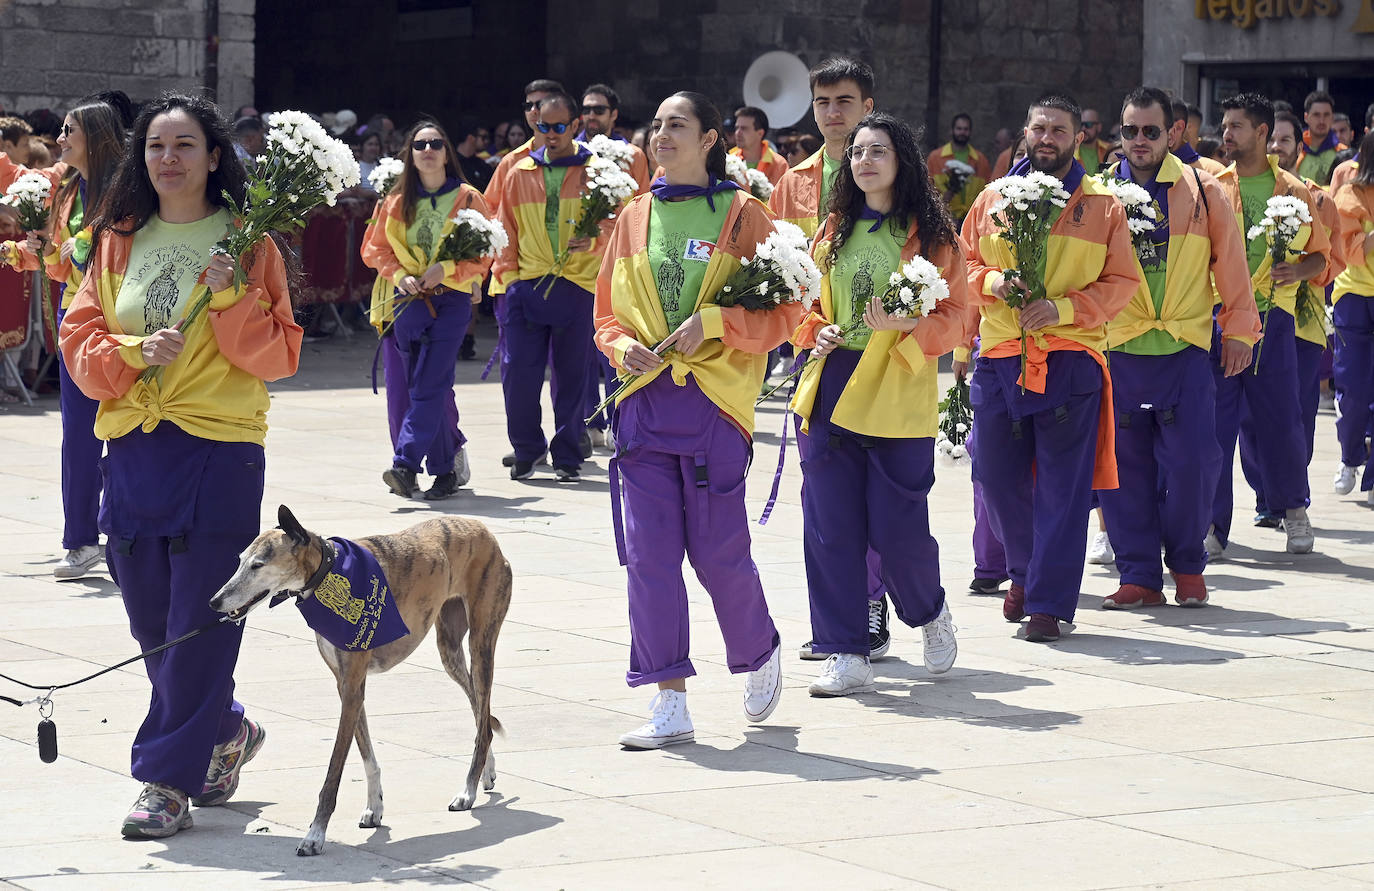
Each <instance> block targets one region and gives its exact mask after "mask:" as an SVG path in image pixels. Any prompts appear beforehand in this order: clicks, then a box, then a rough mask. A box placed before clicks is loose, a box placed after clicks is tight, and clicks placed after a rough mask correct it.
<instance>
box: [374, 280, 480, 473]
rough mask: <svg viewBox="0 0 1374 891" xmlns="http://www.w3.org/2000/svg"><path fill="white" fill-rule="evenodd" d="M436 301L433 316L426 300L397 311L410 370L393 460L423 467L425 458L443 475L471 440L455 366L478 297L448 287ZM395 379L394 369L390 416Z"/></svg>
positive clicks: (396, 339)
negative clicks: (461, 420) (462, 423)
mask: <svg viewBox="0 0 1374 891" xmlns="http://www.w3.org/2000/svg"><path fill="white" fill-rule="evenodd" d="M430 302H431V303H432V304H433V305H434V312H435V315H433V316H431V315H430V314H429V309H428V308H427V307H426V306H425V305H424V304H423V303H410V304H407V305H406V306H405V308H403V309H402V310H401V311H400V313H399V314H397V316H396V321H395V324H393V325H392V328H391V338H392V340H393V343H394V348H395V351H396V352H397V353H398V354H399V357H400V359H401V361H402V364H403V366H404V371H405V374H404V376H403V377H401V378H399V380H400V381H404V382H405V398H406V407H405V409H404V410H403V412H402V415H401V421H400V425H399V429H397V430H396V432H395V436H394V444H395V445H394V448H395V450H396V454H395V456H394V457H393V458H392V461H393V463H395V464H396V465H397V466H400V467H407V468H409V469H411V470H414V471H417V472H418V471H419V470H420V466H421V462H423V463H424V465H425V466H426V468H427V469H428V470H429V472H430V474H431V475H433V476H438V475H439V474H442V473H449V472H451V471H452V470H453V463H454V460H455V458H456V457H457V455H458V449H459V448H461V447H462V445H463V442H464V441H465V440H464V439H463V438H462V434H461V433H458V432H457V431H458V406H457V403H456V402H455V401H454V396H453V370H454V366H456V365H457V363H458V349H459V347H460V346H462V343H463V335H464V334H466V333H467V329H468V321H469V320H470V319H471V318H472V297H471V295H469V294H466V293H462V292H458V291H443V292H441V293H439V294H437V295H435V296H434V297H432V298H430ZM388 371H390V364H388ZM391 380H392V379H391V376H390V374H388V375H387V409H388V415H389V414H390V409H391V393H392V386H391ZM396 389H398V390H399V389H400V388H399V387H397V388H396ZM398 401H399V400H398ZM450 407H451V409H450ZM450 410H451V411H452V415H450V414H449V412H450ZM455 433H457V435H456V436H455Z"/></svg>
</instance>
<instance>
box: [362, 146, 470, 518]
mask: <svg viewBox="0 0 1374 891" xmlns="http://www.w3.org/2000/svg"><path fill="white" fill-rule="evenodd" d="M404 146H405V147H404V148H403V149H402V152H401V161H402V162H403V163H404V165H405V166H404V169H403V170H402V171H401V175H400V177H399V178H398V179H397V181H396V184H395V185H394V186H393V187H392V188H391V191H390V193H389V194H388V195H387V196H386V198H385V199H384V200H383V201H382V204H381V207H380V209H379V210H378V212H377V221H376V222H375V223H373V224H372V225H371V226H369V227H368V230H367V235H366V237H365V239H364V241H363V248H362V255H363V262H364V263H366V264H367V265H368V266H371V267H372V268H373V269H375V270H377V275H378V277H377V289H379V290H380V293H378V291H377V290H374V293H373V301H372V321H373V324H375V325H377V326H378V327H379V328H380V329H381V330H382V332H383V337H382V356H383V359H384V361H385V367H386V392H387V414H388V416H389V418H390V421H391V426H392V429H393V430H394V431H395V433H394V434H393V436H392V441H393V443H394V445H395V455H394V456H393V457H392V462H391V469H390V470H387V471H386V472H384V473H383V474H382V479H383V481H385V482H386V484H387V486H388V487H390V489H391V491H392V492H394V493H395V494H397V495H399V496H401V497H402V498H409V497H411V496H412V495H414V494H415V493H416V492H418V491H419V487H418V486H417V485H416V482H415V476H416V474H417V473H419V472H420V467H421V464H422V463H423V464H425V465H426V467H427V468H428V470H429V472H430V474H431V475H432V476H433V477H434V484H433V485H432V486H430V488H429V489H428V490H426V492H425V498H426V499H427V500H430V501H434V500H437V499H440V498H448V497H449V496H451V495H453V494H454V493H455V492H457V491H458V488H459V487H460V486H462V485H465V484H466V483H467V481H468V479H469V477H470V476H471V473H470V471H469V469H468V459H467V450H466V448H465V444H466V442H467V440H466V438H465V437H464V436H463V434H462V432H461V431H459V429H458V409H457V406H456V404H455V403H454V398H453V369H454V366H455V365H456V364H457V362H458V349H459V347H460V346H461V345H462V343H463V335H464V334H465V333H466V332H467V328H468V321H469V319H471V318H472V304H473V303H475V302H478V301H480V300H481V299H482V298H481V291H480V289H479V287H478V286H479V285H480V284H481V283H482V279H483V278H485V277H486V274H487V270H488V269H490V268H491V258H490V257H485V258H478V259H474V260H465V261H462V262H456V261H453V260H441V259H439V255H440V248H441V246H442V244H443V242H444V238H445V236H447V235H448V234H449V232H450V231H451V230H452V229H453V228H454V226H455V220H454V216H455V214H456V213H458V212H459V211H461V210H468V209H471V210H476V211H478V212H479V213H481V215H482V216H483V217H487V218H490V217H491V211H490V210H489V209H488V207H487V203H486V201H484V200H483V199H482V193H481V192H479V191H477V190H476V189H474V188H473V187H472V186H470V185H468V184H467V183H466V182H465V181H464V180H463V176H462V173H461V172H460V171H459V169H458V154H457V153H456V152H455V151H454V149H453V145H452V143H450V142H449V138H448V135H447V134H445V133H444V130H443V128H442V127H440V126H439V125H438V124H436V123H434V122H433V121H420V122H419V123H418V124H416V125H415V126H414V127H411V129H410V133H409V134H408V135H407V137H406V139H405V143H404ZM393 288H394V291H395V292H398V293H399V297H397V298H396V299H395V300H393V299H392V296H391V295H392V293H393Z"/></svg>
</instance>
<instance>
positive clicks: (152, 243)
mask: <svg viewBox="0 0 1374 891" xmlns="http://www.w3.org/2000/svg"><path fill="white" fill-rule="evenodd" d="M228 227H229V211H227V210H225V209H223V208H220V209H219V210H217V211H215V212H214V213H212V214H210V216H208V217H206V218H205V219H203V220H196V221H195V222H194V223H168V222H165V221H163V220H162V219H160V218H159V217H158V216H157V215H156V214H154V215H153V216H152V217H151V218H149V220H148V222H147V223H145V224H144V225H143V228H142V229H139V230H138V231H137V232H135V233H134V240H133V244H132V245H131V246H130V249H129V267H128V271H127V272H125V274H124V281H123V283H122V284H121V285H120V288H119V296H118V297H116V298H115V319H116V320H118V322H119V326H120V327H121V328H122V329H124V332H125V333H126V334H142V335H147V334H152V333H154V332H155V331H160V330H161V329H163V328H170V327H172V326H173V325H175V324H176V323H177V322H179V321H180V320H181V317H182V316H183V315H184V314H185V312H186V303H187V301H188V299H189V298H190V296H191V291H192V290H193V289H194V288H195V286H196V280H197V279H199V278H200V274H201V273H202V272H204V271H205V267H206V266H208V265H209V264H210V249H211V248H212V247H214V246H215V243H216V242H218V241H219V240H220V239H222V238H223V237H224V234H225V232H226V231H227V229H228Z"/></svg>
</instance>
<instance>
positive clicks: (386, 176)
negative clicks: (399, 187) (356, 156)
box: [367, 158, 406, 195]
mask: <svg viewBox="0 0 1374 891" xmlns="http://www.w3.org/2000/svg"><path fill="white" fill-rule="evenodd" d="M405 169H406V165H405V162H404V161H402V160H401V159H400V158H378V159H377V166H376V167H373V168H372V172H371V173H369V174H368V175H367V183H368V185H370V186H372V191H374V192H376V193H377V194H378V195H386V194H387V193H388V192H390V191H391V187H392V186H394V185H396V181H397V180H399V179H400V178H401V174H402V173H404V172H405Z"/></svg>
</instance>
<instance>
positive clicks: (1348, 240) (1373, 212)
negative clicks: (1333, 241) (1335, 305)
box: [1331, 182, 1374, 301]
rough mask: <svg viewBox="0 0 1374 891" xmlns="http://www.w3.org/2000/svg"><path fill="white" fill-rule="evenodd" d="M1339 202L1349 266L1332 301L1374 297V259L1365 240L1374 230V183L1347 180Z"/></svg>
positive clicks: (1338, 280) (1341, 230) (1345, 252)
mask: <svg viewBox="0 0 1374 891" xmlns="http://www.w3.org/2000/svg"><path fill="white" fill-rule="evenodd" d="M1336 205H1337V208H1338V209H1339V211H1340V215H1341V228H1340V240H1341V241H1342V249H1343V253H1344V257H1345V263H1346V266H1345V269H1344V271H1343V272H1342V273H1341V275H1340V277H1339V278H1338V279H1337V280H1336V287H1335V289H1334V291H1333V292H1332V295H1331V297H1332V300H1333V301H1335V300H1339V299H1340V298H1341V297H1342V296H1344V295H1346V294H1358V295H1360V296H1362V297H1374V260H1372V259H1371V258H1370V255H1369V252H1368V251H1366V250H1365V239H1366V238H1367V237H1368V235H1369V233H1370V232H1374V186H1361V185H1357V184H1355V183H1349V182H1347V183H1346V184H1345V185H1344V186H1342V187H1341V190H1340V192H1338V193H1337V195H1336Z"/></svg>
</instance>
